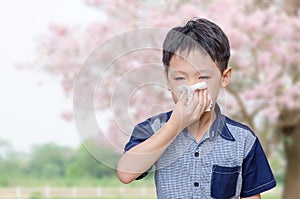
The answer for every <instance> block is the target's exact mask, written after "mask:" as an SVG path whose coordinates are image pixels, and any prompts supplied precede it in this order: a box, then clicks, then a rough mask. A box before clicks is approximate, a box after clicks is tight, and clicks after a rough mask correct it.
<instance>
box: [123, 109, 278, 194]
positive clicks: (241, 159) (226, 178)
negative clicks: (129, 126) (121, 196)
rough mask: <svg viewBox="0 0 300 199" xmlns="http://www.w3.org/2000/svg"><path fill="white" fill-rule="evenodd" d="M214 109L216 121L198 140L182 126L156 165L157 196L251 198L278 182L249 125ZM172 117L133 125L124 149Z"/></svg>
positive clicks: (165, 116)
mask: <svg viewBox="0 0 300 199" xmlns="http://www.w3.org/2000/svg"><path fill="white" fill-rule="evenodd" d="M215 112H216V119H215V121H214V123H213V124H212V126H211V128H210V129H209V130H208V131H207V132H206V133H205V134H204V136H203V137H202V139H201V140H200V142H197V141H196V140H195V138H194V137H193V136H192V135H191V134H190V133H189V132H188V130H187V128H186V129H184V130H183V131H182V132H181V133H179V134H178V136H177V137H176V138H175V140H174V141H173V142H172V143H171V144H170V145H169V146H168V148H167V149H166V151H165V152H164V153H163V154H162V156H161V157H160V158H159V159H158V160H157V162H156V163H155V168H156V169H155V184H156V192H157V197H158V198H159V199H167V198H172V199H175V198H183V199H187V198H216V199H229V198H238V197H250V196H253V195H256V194H259V193H261V192H263V191H266V190H269V189H271V188H273V187H275V186H276V182H275V179H274V176H273V174H272V171H271V169H270V166H269V164H268V161H267V158H266V156H265V154H264V151H263V149H262V146H261V144H260V142H259V140H258V139H257V137H256V136H255V135H254V134H253V132H252V131H251V130H250V129H249V127H247V126H245V125H243V124H240V123H238V122H236V121H233V120H231V119H229V118H228V117H226V116H224V115H222V114H221V112H220V109H219V107H218V105H216V107H215ZM170 115H171V112H167V113H162V114H159V115H157V116H154V117H151V118H149V119H147V120H146V121H144V122H142V123H140V124H137V125H136V126H135V128H134V130H133V133H132V136H131V138H130V140H129V142H128V143H127V144H126V146H125V151H128V150H129V149H131V148H132V147H134V146H136V145H137V144H139V143H141V142H143V141H144V140H146V139H147V138H149V137H150V136H152V135H153V134H154V133H155V132H157V131H158V130H159V129H160V128H161V127H162V126H163V125H164V124H165V123H166V122H167V121H168V119H169V118H170ZM146 174H147V172H146V173H144V174H143V175H141V176H140V177H139V179H140V178H142V177H144V176H145V175H146Z"/></svg>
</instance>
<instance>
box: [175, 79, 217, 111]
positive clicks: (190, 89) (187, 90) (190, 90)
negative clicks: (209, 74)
mask: <svg viewBox="0 0 300 199" xmlns="http://www.w3.org/2000/svg"><path fill="white" fill-rule="evenodd" d="M206 88H207V85H206V83H205V82H199V83H197V84H194V85H191V86H188V85H186V84H182V85H180V86H178V90H179V91H180V92H181V95H180V99H181V98H182V97H183V96H184V95H185V94H187V98H188V100H187V103H186V104H187V105H188V104H189V103H190V101H191V100H192V98H193V95H194V93H195V90H197V89H199V90H201V89H206ZM208 95H209V96H208V97H209V98H210V99H211V96H210V93H208ZM211 108H212V101H211V102H210V104H209V106H208V107H207V109H206V110H205V112H209V111H210V110H211Z"/></svg>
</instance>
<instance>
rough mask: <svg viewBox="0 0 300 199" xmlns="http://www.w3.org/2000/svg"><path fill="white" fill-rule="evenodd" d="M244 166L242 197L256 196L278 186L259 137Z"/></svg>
mask: <svg viewBox="0 0 300 199" xmlns="http://www.w3.org/2000/svg"><path fill="white" fill-rule="evenodd" d="M242 167H243V169H242V171H243V173H242V178H243V184H242V191H241V197H250V196H254V195H257V194H259V193H262V192H264V191H267V190H269V189H272V188H273V187H275V186H276V181H275V179H274V176H273V173H272V171H271V168H270V165H269V163H268V160H267V158H266V155H265V153H264V151H263V148H262V146H261V144H260V143H259V140H258V139H257V138H256V140H255V142H254V144H253V146H252V148H251V150H250V152H249V153H248V155H247V156H246V157H245V159H244V161H243V166H242Z"/></svg>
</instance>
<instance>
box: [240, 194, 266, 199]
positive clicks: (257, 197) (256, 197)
mask: <svg viewBox="0 0 300 199" xmlns="http://www.w3.org/2000/svg"><path fill="white" fill-rule="evenodd" d="M260 198H261V197H260V194H257V195H255V196H251V197H247V198H241V199H260Z"/></svg>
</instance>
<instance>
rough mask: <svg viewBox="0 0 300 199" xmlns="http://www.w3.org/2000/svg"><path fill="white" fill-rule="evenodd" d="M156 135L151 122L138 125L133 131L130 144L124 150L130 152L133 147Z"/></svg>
mask: <svg viewBox="0 0 300 199" xmlns="http://www.w3.org/2000/svg"><path fill="white" fill-rule="evenodd" d="M153 134H154V132H153V130H152V128H151V122H150V120H146V121H144V122H143V123H140V124H138V125H136V126H135V127H134V129H133V131H132V135H131V137H130V140H129V142H128V143H127V144H126V145H125V148H124V150H125V151H128V150H130V149H131V148H132V147H134V146H136V145H138V144H140V143H142V142H144V141H145V140H147V139H148V138H149V137H151V136H152V135H153Z"/></svg>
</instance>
